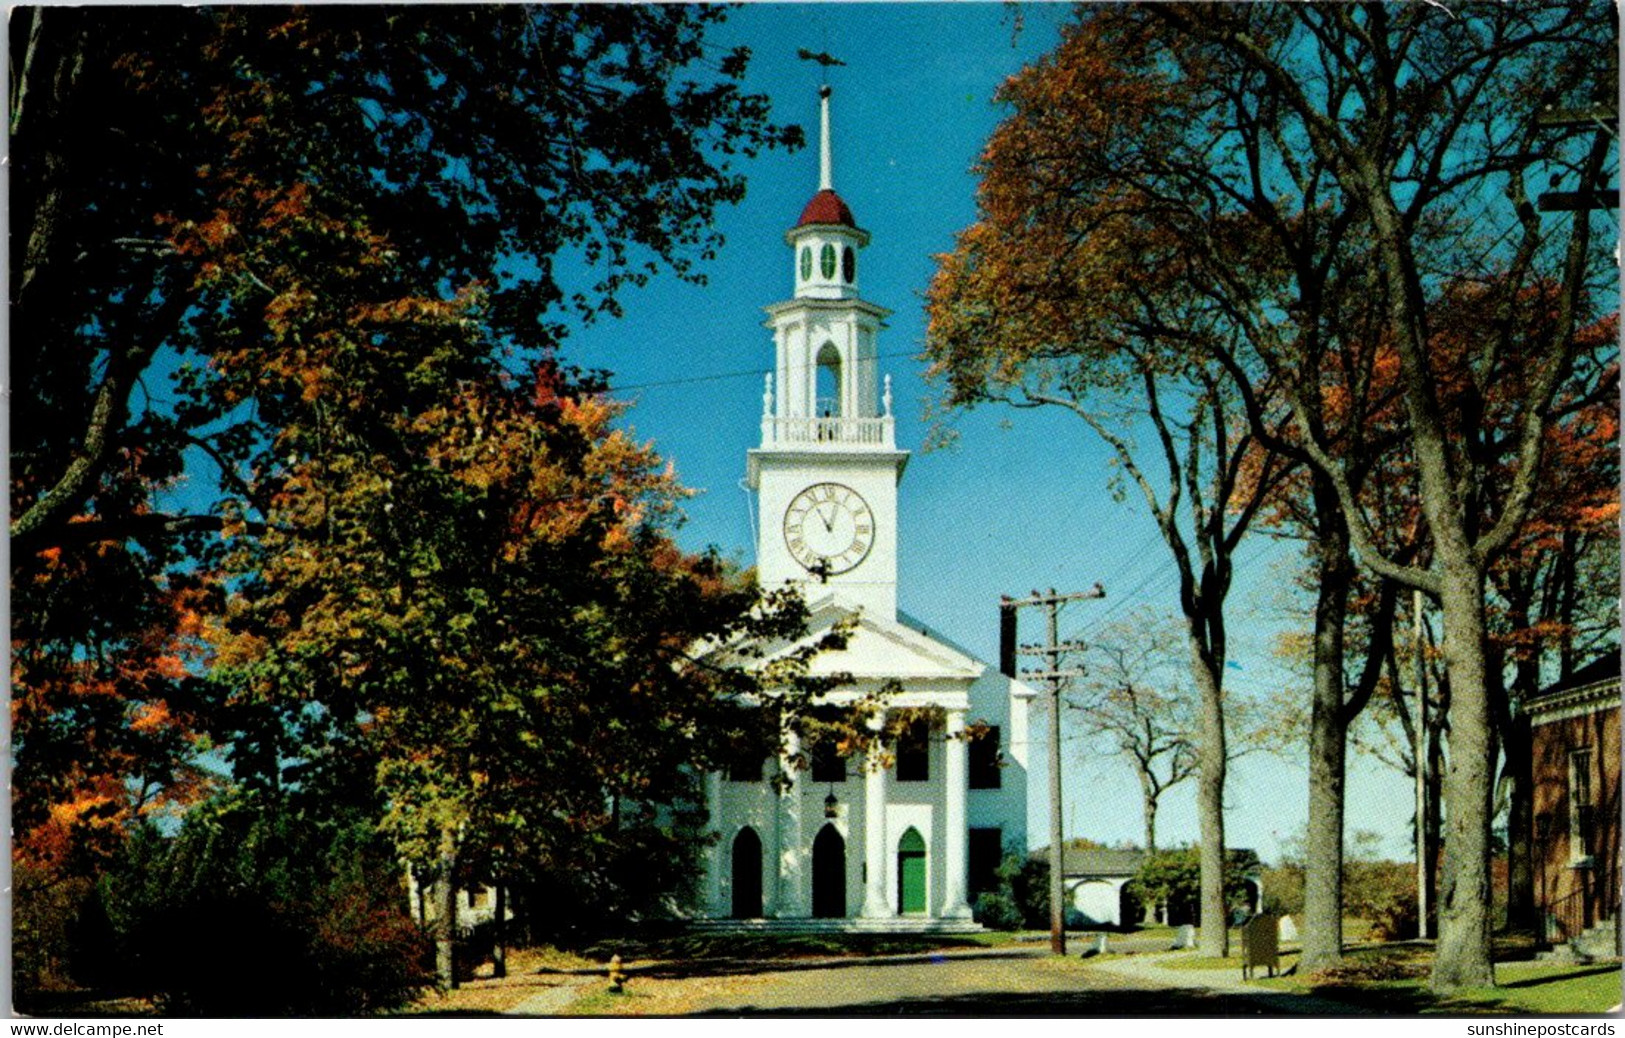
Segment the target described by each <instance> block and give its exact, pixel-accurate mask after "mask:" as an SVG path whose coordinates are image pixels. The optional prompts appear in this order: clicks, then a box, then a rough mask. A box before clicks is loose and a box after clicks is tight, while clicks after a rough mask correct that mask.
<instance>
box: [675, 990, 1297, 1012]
mask: <svg viewBox="0 0 1625 1038" xmlns="http://www.w3.org/2000/svg"><path fill="white" fill-rule="evenodd" d="M1270 1009H1271V1007H1270V1006H1269V1005H1267V1004H1264V1003H1261V1002H1260V1001H1259V1000H1257V999H1251V998H1245V997H1241V996H1235V995H1223V994H1216V993H1214V992H1210V991H1201V990H1196V989H1184V988H1179V989H1171V990H1138V989H1132V988H1112V989H1110V990H1102V991H1046V992H999V993H993V992H986V993H982V992H979V993H975V994H967V995H943V996H936V997H925V998H899V999H889V1000H888V999H882V1000H877V1001H873V1002H859V1003H853V1004H850V1005H838V1006H827V1007H822V1008H797V1009H772V1008H762V1007H758V1006H742V1007H739V1008H735V1009H726V1010H717V1011H714V1012H707V1013H700V1014H697V1015H699V1016H781V1017H792V1016H810V1017H831V1016H840V1017H852V1016H873V1017H884V1016H952V1017H972V1016H994V1017H1001V1016H1002V1017H1040V1016H1056V1017H1078V1016H1101V1017H1119V1018H1120V1017H1125V1016H1132V1017H1144V1016H1168V1017H1191V1016H1203V1017H1210V1016H1245V1017H1261V1016H1272V1015H1275V1014H1274V1013H1272V1012H1270Z"/></svg>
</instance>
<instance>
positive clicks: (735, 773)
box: [728, 754, 767, 782]
mask: <svg viewBox="0 0 1625 1038" xmlns="http://www.w3.org/2000/svg"><path fill="white" fill-rule="evenodd" d="M766 761H767V758H766V757H764V756H762V755H761V754H744V755H742V756H740V757H738V758H736V759H735V760H734V761H733V762H732V763H731V764H729V765H728V781H729V782H760V781H762V765H763V764H764V763H766Z"/></svg>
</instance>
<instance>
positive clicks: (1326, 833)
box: [1299, 479, 1352, 973]
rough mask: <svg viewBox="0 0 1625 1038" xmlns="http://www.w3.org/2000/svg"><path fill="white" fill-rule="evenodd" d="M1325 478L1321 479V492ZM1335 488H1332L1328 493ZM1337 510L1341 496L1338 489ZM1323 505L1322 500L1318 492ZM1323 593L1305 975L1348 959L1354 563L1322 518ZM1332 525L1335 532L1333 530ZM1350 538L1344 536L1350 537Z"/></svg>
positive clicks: (1318, 615) (1331, 520)
mask: <svg viewBox="0 0 1625 1038" xmlns="http://www.w3.org/2000/svg"><path fill="white" fill-rule="evenodd" d="M1323 482H1324V481H1323V480H1318V479H1317V480H1316V484H1317V489H1318V487H1319V485H1320V484H1321V483H1323ZM1327 489H1328V490H1330V488H1327ZM1330 492H1331V494H1332V495H1333V496H1332V499H1331V505H1332V507H1333V508H1334V509H1335V506H1336V498H1335V494H1336V491H1335V490H1330ZM1316 498H1317V503H1319V502H1320V501H1321V500H1322V494H1320V493H1317V495H1316ZM1319 525H1320V526H1321V536H1320V544H1319V551H1320V558H1319V560H1318V564H1317V568H1318V570H1319V573H1318V574H1317V577H1318V584H1319V591H1318V594H1317V597H1316V601H1315V632H1314V688H1313V692H1312V693H1311V695H1312V700H1311V709H1310V721H1309V825H1308V834H1307V843H1306V846H1305V858H1304V870H1303V926H1302V927H1301V928H1300V930H1299V932H1300V933H1301V934H1302V935H1303V957H1302V960H1301V963H1302V964H1301V970H1302V972H1304V973H1311V972H1313V971H1315V970H1320V969H1326V968H1328V967H1332V966H1336V965H1337V964H1338V963H1339V962H1341V961H1342V958H1343V792H1344V752H1345V749H1344V736H1345V734H1346V732H1345V729H1346V725H1345V723H1344V719H1343V688H1344V679H1343V647H1344V646H1343V641H1344V639H1343V635H1344V624H1345V616H1346V611H1347V608H1348V589H1349V581H1350V580H1351V578H1352V574H1351V573H1350V560H1349V556H1348V545H1347V541H1346V539H1340V538H1339V537H1338V535H1337V531H1338V530H1339V529H1342V521H1341V519H1340V518H1339V517H1338V516H1337V515H1336V514H1335V512H1334V513H1333V514H1331V515H1329V516H1328V515H1326V513H1324V512H1322V513H1321V519H1320V522H1319ZM1328 527H1330V529H1328ZM1346 536H1347V535H1346V533H1345V534H1344V538H1346Z"/></svg>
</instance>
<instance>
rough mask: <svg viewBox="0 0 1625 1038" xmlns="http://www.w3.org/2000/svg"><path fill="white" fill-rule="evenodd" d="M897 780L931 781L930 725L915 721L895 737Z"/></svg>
mask: <svg viewBox="0 0 1625 1038" xmlns="http://www.w3.org/2000/svg"><path fill="white" fill-rule="evenodd" d="M897 781H899V782H929V781H931V726H930V724H928V723H927V722H925V721H915V722H914V723H913V724H911V725H909V726H908V728H907V729H905V730H904V731H903V734H901V735H899V736H898V737H897Z"/></svg>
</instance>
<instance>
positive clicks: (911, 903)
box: [897, 826, 925, 915]
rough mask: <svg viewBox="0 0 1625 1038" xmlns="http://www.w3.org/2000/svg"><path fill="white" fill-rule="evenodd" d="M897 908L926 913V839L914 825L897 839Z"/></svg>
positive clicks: (908, 913) (903, 910)
mask: <svg viewBox="0 0 1625 1038" xmlns="http://www.w3.org/2000/svg"><path fill="white" fill-rule="evenodd" d="M897 910H898V911H899V912H901V913H902V914H903V915H924V914H925V840H924V838H923V837H921V836H920V833H919V830H917V829H915V828H914V827H913V826H910V827H909V830H908V832H906V833H904V834H903V838H902V839H901V840H899V841H897Z"/></svg>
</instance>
